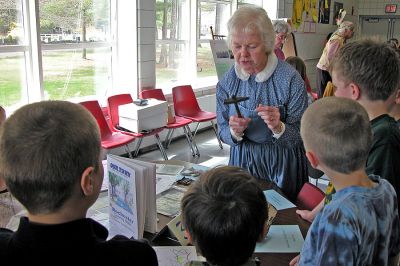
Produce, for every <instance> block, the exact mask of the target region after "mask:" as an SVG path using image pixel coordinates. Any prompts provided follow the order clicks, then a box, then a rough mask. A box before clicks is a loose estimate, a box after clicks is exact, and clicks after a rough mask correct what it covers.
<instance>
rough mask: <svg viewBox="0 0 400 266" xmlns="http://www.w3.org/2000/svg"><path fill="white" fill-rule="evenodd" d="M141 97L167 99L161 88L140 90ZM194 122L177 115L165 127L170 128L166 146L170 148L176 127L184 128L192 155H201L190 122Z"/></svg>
mask: <svg viewBox="0 0 400 266" xmlns="http://www.w3.org/2000/svg"><path fill="white" fill-rule="evenodd" d="M139 96H140V98H143V99H148V98H153V99H157V100H160V101H166V100H167V99H166V98H165V95H164V93H163V91H162V90H161V89H149V90H144V91H142V92H140V94H139ZM190 123H192V120H190V119H187V118H184V117H180V116H176V117H175V121H174V122H171V123H168V124H167V125H166V126H165V128H167V129H168V133H167V136H166V137H165V148H166V149H168V146H169V145H170V144H171V140H172V136H173V135H174V131H175V129H176V128H182V129H183V132H184V133H185V137H186V140H187V142H188V144H189V147H190V149H191V151H192V156H200V152H199V149H198V148H197V145H196V142H195V141H194V139H193V135H192V132H191V131H190V128H189V126H188V125H189V124H190Z"/></svg>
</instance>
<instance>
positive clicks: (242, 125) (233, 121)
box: [229, 115, 251, 137]
mask: <svg viewBox="0 0 400 266" xmlns="http://www.w3.org/2000/svg"><path fill="white" fill-rule="evenodd" d="M250 121H251V119H250V118H247V117H243V118H239V117H237V116H236V115H233V116H231V117H230V118H229V126H230V127H231V129H232V131H233V132H234V133H235V135H236V136H237V137H241V136H243V132H244V131H245V130H246V128H247V126H248V125H249V123H250Z"/></svg>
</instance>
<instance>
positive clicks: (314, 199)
mask: <svg viewBox="0 0 400 266" xmlns="http://www.w3.org/2000/svg"><path fill="white" fill-rule="evenodd" d="M324 198H325V193H324V192H323V191H322V190H321V189H319V188H318V187H317V186H315V185H313V184H311V183H309V182H307V183H305V184H304V185H303V187H302V188H301V190H300V192H299V194H298V195H297V199H296V205H297V207H298V208H299V209H303V210H309V211H311V210H312V209H314V208H315V207H316V206H317V205H318V204H319V203H320V202H321V201H322V200H323V199H324Z"/></svg>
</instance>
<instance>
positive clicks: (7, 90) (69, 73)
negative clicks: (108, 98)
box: [0, 49, 111, 107]
mask: <svg viewBox="0 0 400 266" xmlns="http://www.w3.org/2000/svg"><path fill="white" fill-rule="evenodd" d="M81 52H82V50H68V51H44V52H43V75H44V77H43V80H44V88H45V96H46V99H49V100H64V99H68V98H72V97H81V96H87V95H96V94H97V95H101V94H104V93H105V91H106V90H107V88H109V87H110V86H111V78H110V74H109V73H110V71H109V69H108V65H109V63H108V62H107V61H109V56H110V55H109V52H108V49H96V50H93V49H87V59H82V54H81ZM24 72H25V71H24V65H23V56H22V53H21V55H18V54H10V55H9V56H7V57H6V56H3V57H0V73H2V74H1V75H0V88H1V92H0V105H3V106H5V107H10V106H13V105H16V104H18V103H19V102H20V101H21V100H22V98H24V97H26V95H27V93H25V92H24V90H25V86H24V84H22V83H21V80H24V79H25V78H24V77H25V73H24Z"/></svg>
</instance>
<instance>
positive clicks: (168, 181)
mask: <svg viewBox="0 0 400 266" xmlns="http://www.w3.org/2000/svg"><path fill="white" fill-rule="evenodd" d="M175 181H176V177H175V176H174V175H159V174H157V177H156V195H158V194H160V193H162V192H164V191H166V190H168V189H170V188H171V187H172V185H173V184H174V183H175Z"/></svg>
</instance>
